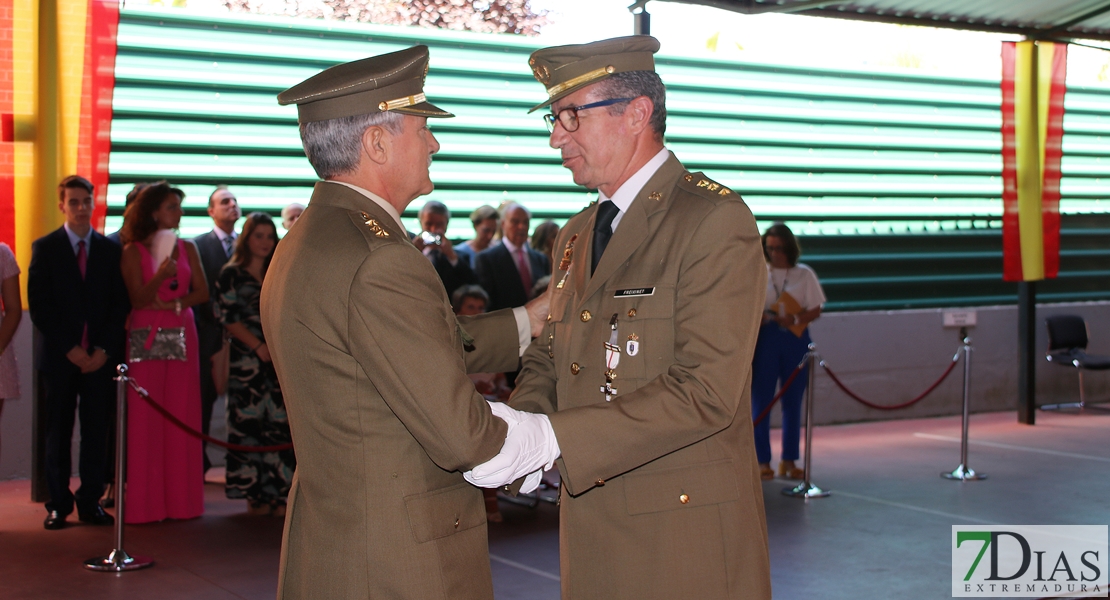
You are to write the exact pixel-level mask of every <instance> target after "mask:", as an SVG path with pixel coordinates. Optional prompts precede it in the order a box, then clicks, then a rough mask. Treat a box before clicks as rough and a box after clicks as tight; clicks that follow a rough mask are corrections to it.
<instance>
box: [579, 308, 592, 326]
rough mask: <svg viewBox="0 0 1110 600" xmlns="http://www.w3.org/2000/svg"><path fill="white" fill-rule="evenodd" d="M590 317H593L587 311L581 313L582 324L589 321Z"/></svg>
mask: <svg viewBox="0 0 1110 600" xmlns="http://www.w3.org/2000/svg"><path fill="white" fill-rule="evenodd" d="M592 316H593V315H591V314H590V311H588V310H584V311H582V322H583V323H585V322H586V321H589V320H590V318H591V317H592Z"/></svg>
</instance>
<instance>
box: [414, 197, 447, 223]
mask: <svg viewBox="0 0 1110 600" xmlns="http://www.w3.org/2000/svg"><path fill="white" fill-rule="evenodd" d="M424 213H429V214H433V215H440V216H443V217H447V218H448V219H450V218H451V211H449V210H447V205H446V204H444V203H442V202H440V201H439V200H428V202H427V203H425V204H424V208H421V209H420V212H419V213H417V214H419V215H423V214H424Z"/></svg>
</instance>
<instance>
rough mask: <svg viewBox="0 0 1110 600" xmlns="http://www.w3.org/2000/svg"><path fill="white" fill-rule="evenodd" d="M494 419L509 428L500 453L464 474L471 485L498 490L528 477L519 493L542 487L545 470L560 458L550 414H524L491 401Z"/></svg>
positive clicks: (490, 405)
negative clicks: (541, 481)
mask: <svg viewBox="0 0 1110 600" xmlns="http://www.w3.org/2000/svg"><path fill="white" fill-rule="evenodd" d="M489 407H490V410H491V411H493V414H494V416H496V417H498V418H500V419H501V420H502V421H505V423H507V424H508V425H509V432H508V434H507V435H506V436H505V444H504V445H503V446H501V452H498V453H497V456H494V457H493V458H491V459H489V460H488V461H486V462H484V463H482V464H480V465H478V466H476V467H474V469H473V470H470V471H467V472H465V473H463V477H464V478H466V480H467V481H469V482H470V483H472V484H474V485H476V486H478V487H484V488H499V487H501V486H503V485H508V484H510V483H512V482H514V481H516V480H517V479H520V478H521V477H525V476H526V477H525V479H524V485H522V486H521V488H520V491H521V492H522V493H525V494H527V493H528V492H531V491H534V490H535V489H536V488H537V487H539V485H540V480H541V478H542V476H543V471H547V470H548V469H550V468H551V465H553V464H554V463H555V459H556V458H559V455H560V454H561V452H560V451H559V442H558V440H556V439H555V431H554V430H553V429H551V421H550V420H549V419H548V418H547V415H539V414H534V413H529V412H522V411H519V410H515V409H512V408H509V406H507V405H505V404H502V403H500V402H490V403H489Z"/></svg>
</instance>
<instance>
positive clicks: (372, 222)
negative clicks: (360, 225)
mask: <svg viewBox="0 0 1110 600" xmlns="http://www.w3.org/2000/svg"><path fill="white" fill-rule="evenodd" d="M361 214H362V220H363V221H365V222H366V226H367V227H369V228H370V231H371V232H373V234H374V235H376V236H378V237H383V238H385V237H389V232H388V231H386V230H385V229H383V228H382V226H381V225H379V224H378V221H377V220H376V219H374V218H373V217H371V216H370V215H368V214H366V213H361Z"/></svg>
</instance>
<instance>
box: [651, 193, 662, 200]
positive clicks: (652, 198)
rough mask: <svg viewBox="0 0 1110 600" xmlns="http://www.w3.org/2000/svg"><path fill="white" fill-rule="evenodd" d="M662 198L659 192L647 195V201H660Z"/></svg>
mask: <svg viewBox="0 0 1110 600" xmlns="http://www.w3.org/2000/svg"><path fill="white" fill-rule="evenodd" d="M662 198H663V196H662V195H661V194H660V193H659V192H652V193H650V194H648V200H660V199H662Z"/></svg>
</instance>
